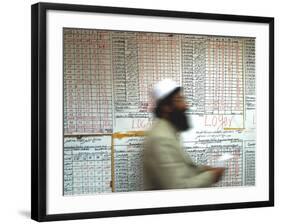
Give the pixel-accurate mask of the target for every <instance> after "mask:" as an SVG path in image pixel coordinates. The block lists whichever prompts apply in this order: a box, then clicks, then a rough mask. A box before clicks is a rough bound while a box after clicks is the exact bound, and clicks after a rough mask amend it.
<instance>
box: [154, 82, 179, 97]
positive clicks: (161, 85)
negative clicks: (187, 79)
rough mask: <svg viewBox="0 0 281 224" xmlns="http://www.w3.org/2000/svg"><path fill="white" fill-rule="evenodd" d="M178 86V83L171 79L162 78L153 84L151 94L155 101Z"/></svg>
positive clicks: (167, 94)
mask: <svg viewBox="0 0 281 224" xmlns="http://www.w3.org/2000/svg"><path fill="white" fill-rule="evenodd" d="M180 87H181V86H180V85H178V84H177V83H176V82H175V81H173V80H171V79H163V80H161V81H159V82H158V83H156V84H155V85H154V87H153V91H152V94H153V97H154V99H155V101H157V102H159V101H160V100H163V99H165V98H166V97H167V96H169V95H170V94H171V93H172V92H174V91H175V90H176V89H179V88H180Z"/></svg>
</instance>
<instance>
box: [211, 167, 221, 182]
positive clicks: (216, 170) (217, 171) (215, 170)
mask: <svg viewBox="0 0 281 224" xmlns="http://www.w3.org/2000/svg"><path fill="white" fill-rule="evenodd" d="M209 171H212V172H213V174H214V176H215V178H214V183H216V182H218V181H219V180H220V178H221V177H222V175H223V173H224V171H225V168H224V167H217V168H210V169H209Z"/></svg>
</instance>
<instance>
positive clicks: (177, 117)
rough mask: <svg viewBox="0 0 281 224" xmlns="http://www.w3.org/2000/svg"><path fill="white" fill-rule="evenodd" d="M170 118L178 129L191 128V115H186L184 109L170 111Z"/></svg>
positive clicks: (185, 129)
mask: <svg viewBox="0 0 281 224" xmlns="http://www.w3.org/2000/svg"><path fill="white" fill-rule="evenodd" d="M169 120H170V122H171V123H172V124H173V125H174V126H175V127H176V129H177V130H178V131H187V130H189V129H190V128H191V126H190V122H189V117H188V116H186V114H185V112H184V111H180V110H174V111H173V112H171V113H170V119H169Z"/></svg>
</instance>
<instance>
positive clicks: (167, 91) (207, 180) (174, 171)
mask: <svg viewBox="0 0 281 224" xmlns="http://www.w3.org/2000/svg"><path fill="white" fill-rule="evenodd" d="M153 96H154V99H155V104H156V107H155V111H154V114H155V117H156V119H155V121H154V124H153V125H152V128H151V130H149V131H148V134H147V137H146V140H145V148H144V159H143V161H144V164H143V167H144V170H143V172H144V189H145V190H162V189H183V188H197V187H209V186H211V185H212V184H213V183H216V182H217V181H219V179H220V178H221V176H222V175H223V172H224V168H212V167H208V166H199V165H197V164H195V163H194V162H193V161H192V159H191V158H190V157H189V155H188V154H186V153H184V152H183V150H182V147H181V144H180V139H179V137H180V136H179V135H180V133H181V132H183V131H187V130H188V129H189V128H190V124H189V122H188V117H187V116H186V114H185V112H186V110H187V109H188V107H187V103H186V101H185V98H184V96H183V95H182V92H181V87H180V86H179V85H177V84H176V82H174V81H173V80H169V79H165V80H162V81H160V82H158V83H157V84H156V85H155V86H154V88H153Z"/></svg>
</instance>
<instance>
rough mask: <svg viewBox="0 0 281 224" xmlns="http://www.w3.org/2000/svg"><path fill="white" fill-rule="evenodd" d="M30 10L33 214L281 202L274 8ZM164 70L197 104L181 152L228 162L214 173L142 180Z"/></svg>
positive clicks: (53, 216)
mask: <svg viewBox="0 0 281 224" xmlns="http://www.w3.org/2000/svg"><path fill="white" fill-rule="evenodd" d="M31 22H32V49H31V56H32V74H31V76H32V89H31V91H32V208H31V210H32V212H31V216H32V219H35V220H37V221H52V220H67V219H82V218H97V217H114V216H130V215H144V214H159V213H175V212H189V211H204V210H218V209H232V208H250V207H262V206H273V205H274V18H269V17H253V16H240V15H224V14H209V13H194V12H182V11H163V10H151V9H136V8H117V7H103V6H88V5H70V4H54V3H37V4H35V5H32V21H31ZM164 79H170V80H173V82H174V83H176V84H177V85H178V86H180V87H181V94H182V96H183V97H184V100H185V101H186V102H187V105H188V110H186V111H185V112H184V113H183V114H184V116H186V117H188V118H189V121H190V126H191V128H190V129H189V130H187V131H182V132H180V133H178V134H179V135H178V137H179V140H178V141H179V142H180V144H179V145H180V147H181V153H182V156H183V157H184V158H188V159H189V160H191V161H192V164H194V167H196V168H198V167H213V168H214V167H224V168H225V170H224V173H223V175H222V176H221V178H220V179H219V180H218V181H216V182H215V183H210V184H209V185H208V186H207V185H204V187H202V186H203V184H202V185H198V186H197V185H184V184H182V185H180V187H173V186H176V185H168V186H171V187H168V188H167V189H148V190H147V189H146V190H144V189H145V186H144V169H143V168H144V167H143V166H144V142H145V139H146V134H147V131H148V130H150V129H151V127H152V126H153V124H154V122H155V119H156V118H155V114H154V112H155V107H157V105H156V104H157V103H155V102H154V99H153V97H152V96H151V92H152V90H153V88H154V86H155V85H156V83H158V82H160V81H162V80H164ZM167 88H168V87H167ZM167 88H166V89H165V91H166V90H167ZM169 88H170V87H169ZM174 145H175V144H171V147H173V146H174ZM160 156H163V157H165V155H163V154H160ZM166 157H167V156H166ZM166 157H165V159H167V158H168V157H167V158H166ZM168 159H169V158H168ZM153 161H154V160H153ZM171 161H172V160H171ZM160 172H162V174H163V173H164V175H165V172H164V171H163V170H162V171H160ZM196 172H197V171H196ZM202 172H203V171H202ZM204 172H205V171H204ZM206 172H208V171H206ZM209 172H211V171H209ZM180 175H181V174H179V173H178V172H177V171H175V172H172V175H171V176H170V177H171V181H172V179H173V178H174V177H176V176H180ZM154 181H155V182H157V178H155V179H154ZM169 183H170V182H169V181H168V184H169ZM188 186H189V187H188Z"/></svg>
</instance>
